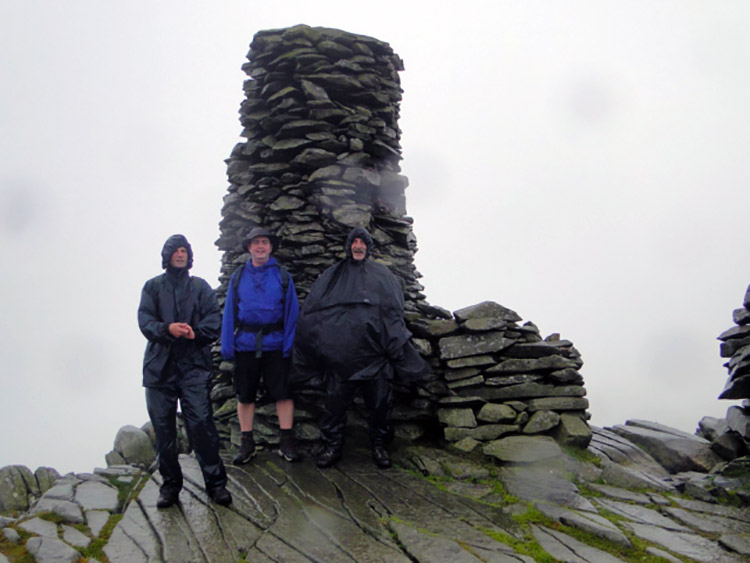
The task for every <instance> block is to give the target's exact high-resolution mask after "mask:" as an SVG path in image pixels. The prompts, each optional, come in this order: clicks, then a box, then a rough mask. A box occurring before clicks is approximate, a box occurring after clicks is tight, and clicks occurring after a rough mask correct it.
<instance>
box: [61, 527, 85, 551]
mask: <svg viewBox="0 0 750 563" xmlns="http://www.w3.org/2000/svg"><path fill="white" fill-rule="evenodd" d="M62 529H63V539H64V540H65V541H66V542H67V543H69V544H70V545H73V546H76V547H88V545H89V544H90V543H91V538H90V537H88V536H87V535H86V534H84V533H82V532H80V531H78V530H77V529H75V528H73V527H71V526H67V525H63V527H62Z"/></svg>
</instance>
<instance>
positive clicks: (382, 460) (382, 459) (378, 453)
mask: <svg viewBox="0 0 750 563" xmlns="http://www.w3.org/2000/svg"><path fill="white" fill-rule="evenodd" d="M372 459H373V461H374V462H375V465H377V466H378V467H379V468H380V469H388V468H389V467H390V466H391V456H390V455H388V450H386V449H385V447H384V446H383V445H382V444H375V445H373V446H372Z"/></svg>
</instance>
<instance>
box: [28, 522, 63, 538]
mask: <svg viewBox="0 0 750 563" xmlns="http://www.w3.org/2000/svg"><path fill="white" fill-rule="evenodd" d="M18 527H19V528H23V529H24V530H26V531H27V532H29V533H31V534H36V535H38V536H44V537H47V538H56V537H57V526H56V525H55V523H54V522H50V521H49V520H42V519H41V518H32V519H31V520H26V522H21V523H20V524H19V525H18Z"/></svg>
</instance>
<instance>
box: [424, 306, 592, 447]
mask: <svg viewBox="0 0 750 563" xmlns="http://www.w3.org/2000/svg"><path fill="white" fill-rule="evenodd" d="M521 320H522V319H521V317H520V316H519V315H518V314H517V313H516V312H515V311H512V310H510V309H508V308H506V307H503V306H502V305H499V304H497V303H494V302H491V301H485V302H483V303H479V304H478V305H474V306H471V307H466V308H464V309H460V310H458V311H455V312H454V314H453V318H450V319H448V318H445V319H441V320H429V319H419V318H414V317H412V318H411V319H410V321H411V322H410V326H411V328H412V330H413V331H414V332H415V334H417V335H418V336H420V337H425V338H427V339H428V343H429V347H426V346H425V345H422V349H423V350H426V351H428V352H432V350H433V349H434V350H435V356H436V357H433V358H432V361H433V366H434V368H433V371H436V372H439V373H440V374H441V380H442V381H443V382H444V384H445V386H446V387H447V389H448V393H447V394H446V395H445V396H443V397H440V398H439V399H438V400H437V411H436V412H437V417H438V420H439V422H440V423H441V425H443V426H444V429H443V432H444V437H445V439H446V440H448V441H449V442H461V443H460V444H458V446H459V447H460V448H467V449H473V448H474V447H475V446H476V445H477V443H478V442H487V441H494V440H497V439H498V438H501V437H503V436H507V435H514V434H521V435H535V434H549V435H553V436H554V437H555V438H556V439H557V440H558V441H560V442H562V443H565V444H568V445H574V446H578V447H582V448H585V447H586V446H587V445H588V443H589V441H590V439H591V431H590V429H589V427H588V425H587V424H586V422H585V421H586V420H587V419H588V418H589V415H588V413H587V412H586V409H587V408H588V400H587V399H585V398H584V396H585V395H586V389H585V388H584V387H583V377H582V376H581V374H580V373H579V371H578V370H579V369H580V368H581V366H582V365H583V362H582V360H581V356H580V354H579V353H578V351H577V350H576V349H575V347H574V346H573V344H572V343H571V342H570V341H568V340H561V339H560V337H559V335H557V334H553V335H550V336H548V337H547V338H542V337H541V335H540V333H539V329H538V328H537V327H536V326H535V325H534V324H533V323H531V322H527V323H525V324H523V325H519V324H518V323H519V321H521ZM433 388H434V387H433Z"/></svg>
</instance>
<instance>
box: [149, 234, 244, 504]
mask: <svg viewBox="0 0 750 563" xmlns="http://www.w3.org/2000/svg"><path fill="white" fill-rule="evenodd" d="M161 256H162V268H164V269H165V270H166V272H165V273H163V274H161V275H160V276H156V277H155V278H151V279H150V280H148V281H147V282H146V283H145V285H144V286H143V291H142V292H141V302H140V305H139V306H138V326H139V327H140V329H141V332H142V333H143V335H144V336H145V337H146V339H147V340H148V345H147V346H146V353H145V355H144V358H143V386H144V387H145V388H146V407H147V408H148V415H149V418H150V419H151V423H152V425H153V427H154V433H155V434H156V448H157V452H158V462H159V473H161V476H162V484H161V487H160V490H159V498H158V499H157V501H156V506H157V507H158V508H167V507H169V506H172V505H173V504H175V503H176V502H177V500H178V498H179V494H180V489H182V484H183V478H182V470H181V469H180V463H179V461H178V458H177V454H178V452H177V426H176V424H177V402H178V401H179V402H180V408H181V409H182V416H183V419H184V421H185V426H186V427H187V432H188V437H189V438H190V443H191V444H192V446H193V450H194V451H195V457H196V459H197V460H198V464H199V465H200V467H201V471H202V473H203V480H204V482H205V484H206V492H208V495H209V496H210V497H211V499H212V500H213V501H214V502H216V503H217V504H221V505H227V504H230V503H231V502H232V496H231V494H230V493H229V491H227V489H226V485H227V473H226V470H225V468H224V464H223V462H222V461H221V457H219V436H218V434H217V432H216V426H214V421H213V412H212V409H211V399H210V396H209V390H210V389H209V387H210V384H211V374H212V372H213V363H212V361H211V343H212V342H213V341H214V340H216V339H217V338H218V337H219V331H220V329H221V311H220V310H219V304H218V302H217V300H216V294H215V293H214V290H213V289H211V286H210V285H208V283H207V282H206V281H205V280H203V279H201V278H199V277H192V276H190V274H189V273H188V271H189V270H190V268H191V267H192V265H193V250H192V248H191V247H190V244H189V243H188V241H187V239H186V238H185V237H184V236H183V235H172V236H171V237H169V238H168V239H167V242H165V243H164V248H163V249H162V251H161Z"/></svg>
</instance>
